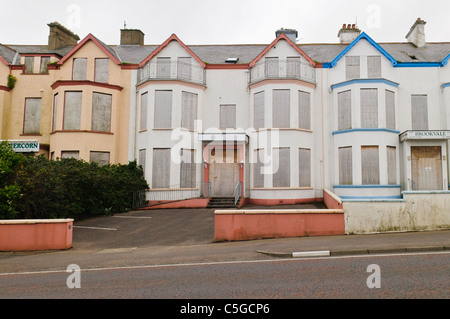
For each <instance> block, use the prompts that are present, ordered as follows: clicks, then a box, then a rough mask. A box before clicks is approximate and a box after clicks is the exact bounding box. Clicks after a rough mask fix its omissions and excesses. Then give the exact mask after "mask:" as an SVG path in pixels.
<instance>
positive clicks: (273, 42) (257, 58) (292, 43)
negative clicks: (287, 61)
mask: <svg viewBox="0 0 450 319" xmlns="http://www.w3.org/2000/svg"><path fill="white" fill-rule="evenodd" d="M281 39H284V40H286V41H287V42H288V43H289V44H290V45H291V46H292V47H293V48H294V49H295V50H296V51H297V52H298V53H300V55H301V56H303V57H304V58H305V59H306V60H308V62H309V64H311V65H312V66H314V67H315V65H316V62H314V61H313V60H312V59H311V58H310V57H309V56H308V55H307V54H306V53H305V52H304V51H303V50H302V49H300V48H299V47H298V46H297V45H296V44H295V43H294V42H292V40H291V39H289V38H288V37H287V36H286V35H285V34H284V33H281V34H280V35H279V36H278V37H277V38H276V39H275V40H273V41H272V43H271V44H269V45H268V46H267V47H266V48H265V49H264V50H263V51H262V52H261V53H260V54H259V55H258V56H257V57H256V58H254V59H253V61H252V62H250V64H249V66H250V68H252V67H254V66H255V64H256V63H257V62H258V61H259V60H261V58H262V57H263V56H264V55H265V54H266V53H267V52H269V50H270V49H272V48H273V47H274V46H275V45H276V44H277V43H278V42H279V41H280V40H281Z"/></svg>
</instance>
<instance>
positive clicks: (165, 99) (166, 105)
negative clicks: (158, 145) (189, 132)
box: [154, 91, 172, 128]
mask: <svg viewBox="0 0 450 319" xmlns="http://www.w3.org/2000/svg"><path fill="white" fill-rule="evenodd" d="M171 127H172V91H155V123H154V128H171Z"/></svg>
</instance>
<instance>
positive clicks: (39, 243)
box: [0, 219, 73, 251]
mask: <svg viewBox="0 0 450 319" xmlns="http://www.w3.org/2000/svg"><path fill="white" fill-rule="evenodd" d="M72 233H73V219H55V220H31V219H30V220H0V251H36V250H61V249H69V248H71V247H72Z"/></svg>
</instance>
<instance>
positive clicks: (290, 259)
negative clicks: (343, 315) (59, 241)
mask: <svg viewBox="0 0 450 319" xmlns="http://www.w3.org/2000/svg"><path fill="white" fill-rule="evenodd" d="M445 254H450V251H438V252H436V251H432V252H417V253H392V254H364V255H350V256H330V257H310V258H308V257H306V258H305V257H302V258H279V259H263V260H235V261H212V262H204V263H182V264H163V265H141V266H121V267H102V268H86V269H81V271H85V272H87V271H108V270H133V269H152V268H169V267H192V266H214V265H232V264H257V263H265V262H270V263H277V262H295V261H296V262H298V261H308V260H327V259H349V258H372V257H396V256H420V255H445ZM66 272H67V270H66V269H64V270H42V271H29V272H16V273H0V276H13V275H39V274H56V273H66Z"/></svg>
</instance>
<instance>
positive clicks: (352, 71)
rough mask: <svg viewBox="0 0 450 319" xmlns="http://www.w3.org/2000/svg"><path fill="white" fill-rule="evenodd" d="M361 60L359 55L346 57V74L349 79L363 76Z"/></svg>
mask: <svg viewBox="0 0 450 319" xmlns="http://www.w3.org/2000/svg"><path fill="white" fill-rule="evenodd" d="M359 60H360V59H359V56H348V57H345V76H346V79H347V80H352V79H359V78H360V77H361V75H360V74H361V73H360V65H359Z"/></svg>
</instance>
